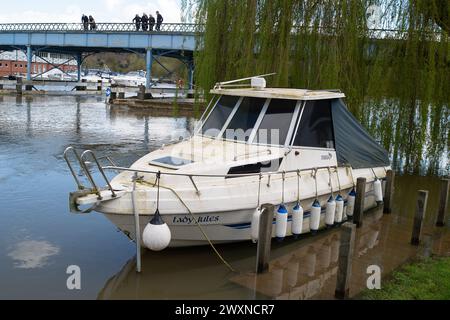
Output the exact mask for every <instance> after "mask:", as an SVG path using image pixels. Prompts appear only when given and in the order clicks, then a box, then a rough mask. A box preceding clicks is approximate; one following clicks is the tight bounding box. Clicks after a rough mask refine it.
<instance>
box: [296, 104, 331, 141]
mask: <svg viewBox="0 0 450 320" xmlns="http://www.w3.org/2000/svg"><path fill="white" fill-rule="evenodd" d="M293 144H294V146H302V147H314V148H331V149H333V148H334V136H333V122H332V119H331V100H316V101H307V102H306V104H305V107H304V110H303V113H302V116H301V120H300V125H299V127H298V130H297V134H296V136H295V138H294V143H293Z"/></svg>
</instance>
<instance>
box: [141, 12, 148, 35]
mask: <svg viewBox="0 0 450 320" xmlns="http://www.w3.org/2000/svg"><path fill="white" fill-rule="evenodd" d="M147 30H148V16H147V14H145V13H143V14H142V31H147Z"/></svg>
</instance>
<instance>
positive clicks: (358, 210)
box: [353, 177, 366, 228]
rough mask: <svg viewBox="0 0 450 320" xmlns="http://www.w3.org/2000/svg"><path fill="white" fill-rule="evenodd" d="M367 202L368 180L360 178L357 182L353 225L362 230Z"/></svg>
mask: <svg viewBox="0 0 450 320" xmlns="http://www.w3.org/2000/svg"><path fill="white" fill-rule="evenodd" d="M365 200H366V178H363V177H360V178H358V179H357V180H356V199H355V212H354V214H353V223H354V224H356V227H358V228H361V227H362V225H363V213H364V205H365Z"/></svg>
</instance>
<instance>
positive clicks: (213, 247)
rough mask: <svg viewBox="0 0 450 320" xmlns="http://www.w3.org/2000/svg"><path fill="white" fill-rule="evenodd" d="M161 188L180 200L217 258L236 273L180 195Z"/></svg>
mask: <svg viewBox="0 0 450 320" xmlns="http://www.w3.org/2000/svg"><path fill="white" fill-rule="evenodd" d="M140 183H144V184H148V185H151V183H148V182H146V181H143V180H141V181H140ZM160 188H164V189H167V190H170V191H172V193H173V194H174V195H175V196H176V197H177V198H178V200H179V201H180V202H181V204H182V205H183V206H184V207H185V208H186V210H187V211H188V212H189V214H190V215H191V216H192V218H193V219H194V222H195V224H196V225H197V227H198V228H199V229H200V231H201V233H202V234H203V237H205V239H206V241H208V243H209V245H210V246H211V248H212V249H213V250H214V252H215V253H216V255H217V257H218V258H219V259H220V260H221V261H222V262H223V263H224V264H225V265H226V266H227V267H228V269H230V270H231V271H232V272H236V270H235V269H234V268H233V267H232V266H231V265H230V264H229V263H228V262H227V261H226V260H225V258H224V257H222V255H221V254H220V253H219V251H218V250H217V249H216V247H215V246H214V244H213V243H212V241H211V240H210V239H209V237H208V235H207V234H206V232H205V230H204V229H203V227H202V226H201V225H200V223H199V222H198V220H197V218H196V217H195V216H194V214H193V213H192V211H191V209H189V207H188V206H187V204H186V203H185V202H184V201H183V199H181V197H180V195H179V194H178V193H177V192H176V191H175V190H173V189H172V188H170V187H165V186H160Z"/></svg>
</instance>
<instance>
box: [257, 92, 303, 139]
mask: <svg viewBox="0 0 450 320" xmlns="http://www.w3.org/2000/svg"><path fill="white" fill-rule="evenodd" d="M296 105H297V101H296V100H285V99H272V100H271V101H270V104H269V106H268V108H267V111H266V113H265V115H264V117H263V119H262V121H261V124H260V125H259V128H258V131H257V132H256V137H255V142H257V143H261V144H274V145H284V144H285V142H286V138H287V135H288V132H289V127H290V125H291V121H292V116H293V114H294V111H295V107H296Z"/></svg>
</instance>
